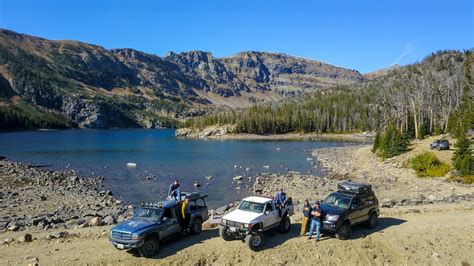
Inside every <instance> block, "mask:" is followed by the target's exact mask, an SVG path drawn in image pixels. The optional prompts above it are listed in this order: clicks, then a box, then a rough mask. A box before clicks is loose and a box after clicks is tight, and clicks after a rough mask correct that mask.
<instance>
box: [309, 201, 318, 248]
mask: <svg viewBox="0 0 474 266" xmlns="http://www.w3.org/2000/svg"><path fill="white" fill-rule="evenodd" d="M320 218H321V207H320V205H319V202H317V201H316V203H315V205H314V207H313V209H312V211H311V228H310V229H309V236H308V240H310V239H311V237H312V236H313V232H314V229H316V241H319V235H320V232H321V221H320Z"/></svg>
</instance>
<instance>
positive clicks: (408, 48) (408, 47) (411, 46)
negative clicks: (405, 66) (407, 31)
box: [392, 42, 415, 66]
mask: <svg viewBox="0 0 474 266" xmlns="http://www.w3.org/2000/svg"><path fill="white" fill-rule="evenodd" d="M414 50H415V43H414V42H407V43H405V45H404V46H403V52H402V54H401V55H400V56H399V57H398V58H397V59H395V61H393V63H392V66H393V65H396V64H398V63H400V61H402V59H403V58H405V57H406V56H407V55H409V54H411V53H412V52H413V51H414Z"/></svg>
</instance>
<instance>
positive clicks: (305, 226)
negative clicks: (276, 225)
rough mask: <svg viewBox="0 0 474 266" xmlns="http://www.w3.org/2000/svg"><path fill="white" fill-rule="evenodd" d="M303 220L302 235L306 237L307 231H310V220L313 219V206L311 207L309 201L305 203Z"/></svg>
mask: <svg viewBox="0 0 474 266" xmlns="http://www.w3.org/2000/svg"><path fill="white" fill-rule="evenodd" d="M302 211H303V219H302V220H301V232H300V235H302V236H304V235H305V234H306V231H307V230H308V223H309V219H310V218H311V205H309V201H308V200H305V201H304V206H303V210H302Z"/></svg>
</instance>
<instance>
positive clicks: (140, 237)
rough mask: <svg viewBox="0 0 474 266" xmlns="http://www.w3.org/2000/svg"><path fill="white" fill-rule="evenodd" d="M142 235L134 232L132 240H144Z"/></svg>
mask: <svg viewBox="0 0 474 266" xmlns="http://www.w3.org/2000/svg"><path fill="white" fill-rule="evenodd" d="M142 238H143V237H142V236H141V235H139V234H132V240H142Z"/></svg>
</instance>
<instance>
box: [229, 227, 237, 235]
mask: <svg viewBox="0 0 474 266" xmlns="http://www.w3.org/2000/svg"><path fill="white" fill-rule="evenodd" d="M229 230H230V231H231V232H233V233H235V232H237V228H235V227H233V226H231V227H229Z"/></svg>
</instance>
